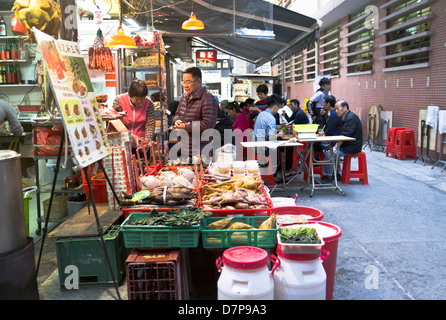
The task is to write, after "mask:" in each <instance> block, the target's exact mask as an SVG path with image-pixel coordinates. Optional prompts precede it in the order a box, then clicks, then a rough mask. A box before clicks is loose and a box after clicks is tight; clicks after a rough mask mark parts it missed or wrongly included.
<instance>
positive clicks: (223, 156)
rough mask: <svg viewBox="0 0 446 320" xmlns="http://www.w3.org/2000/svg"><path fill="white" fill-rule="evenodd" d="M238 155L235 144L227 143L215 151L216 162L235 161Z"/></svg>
mask: <svg viewBox="0 0 446 320" xmlns="http://www.w3.org/2000/svg"><path fill="white" fill-rule="evenodd" d="M236 156H237V148H236V147H235V146H234V145H233V144H230V143H228V144H225V145H224V146H223V147H221V148H220V149H217V151H215V159H214V160H215V162H220V161H222V162H233V161H234V160H235V158H236Z"/></svg>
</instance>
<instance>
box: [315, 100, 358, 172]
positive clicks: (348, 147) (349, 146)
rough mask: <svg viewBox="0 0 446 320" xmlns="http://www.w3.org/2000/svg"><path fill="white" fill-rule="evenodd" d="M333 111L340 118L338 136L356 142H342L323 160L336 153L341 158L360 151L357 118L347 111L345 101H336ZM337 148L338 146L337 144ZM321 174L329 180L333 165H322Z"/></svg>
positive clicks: (334, 155) (347, 106)
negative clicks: (352, 139) (349, 138)
mask: <svg viewBox="0 0 446 320" xmlns="http://www.w3.org/2000/svg"><path fill="white" fill-rule="evenodd" d="M335 110H336V114H337V116H338V117H340V118H341V123H340V127H339V135H342V136H346V137H351V138H355V139H356V140H355V141H344V142H342V143H341V144H340V147H339V148H336V149H337V150H336V151H334V152H333V153H334V154H333V155H330V154H329V153H327V154H326V155H325V160H330V159H331V156H333V157H336V156H337V153H339V157H343V156H345V155H347V154H355V153H359V152H361V150H362V125H361V120H360V119H359V117H358V116H357V115H356V114H355V113H353V112H352V111H350V110H349V105H348V103H347V102H346V101H345V100H339V101H337V102H336V105H335ZM337 146H339V143H338V144H337ZM322 173H323V174H324V178H325V179H324V180H329V179H330V178H331V177H332V175H333V165H331V164H330V165H324V167H323V168H322Z"/></svg>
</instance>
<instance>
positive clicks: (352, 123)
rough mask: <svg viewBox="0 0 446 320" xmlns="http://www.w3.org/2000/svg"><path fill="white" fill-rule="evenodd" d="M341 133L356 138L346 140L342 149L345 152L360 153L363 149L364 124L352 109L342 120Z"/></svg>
mask: <svg viewBox="0 0 446 320" xmlns="http://www.w3.org/2000/svg"><path fill="white" fill-rule="evenodd" d="M341 135H343V136H347V137H352V138H355V139H356V140H355V141H344V142H343V143H342V144H341V148H340V150H341V151H342V152H344V153H345V154H354V153H359V152H361V150H362V125H361V120H360V119H359V117H358V116H357V115H356V114H354V113H353V112H351V111H350V110H348V111H347V113H346V114H345V116H344V119H342V122H341Z"/></svg>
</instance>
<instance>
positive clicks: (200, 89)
mask: <svg viewBox="0 0 446 320" xmlns="http://www.w3.org/2000/svg"><path fill="white" fill-rule="evenodd" d="M182 85H183V87H184V91H185V92H184V94H183V95H182V96H181V98H180V103H179V105H178V109H177V112H176V113H175V117H174V118H173V124H174V129H182V130H185V131H186V132H187V134H188V136H189V141H188V146H189V150H188V152H189V153H188V155H187V157H194V156H198V151H200V153H201V152H202V150H203V148H204V147H205V146H206V145H207V144H209V143H210V142H211V141H212V140H211V138H210V140H208V141H201V135H202V133H203V131H205V130H206V129H214V128H215V124H216V122H217V114H218V104H217V100H215V98H214V96H213V95H212V94H211V93H210V92H209V91H207V90H206V88H205V87H204V86H203V85H202V76H201V70H200V69H199V68H196V67H191V68H188V69H186V70H185V71H184V73H183V82H182ZM194 123H196V124H198V125H199V131H198V132H197V133H199V135H197V136H195V135H193V134H192V133H193V132H194V133H195V131H193V130H192V128H193V127H194V128H195V124H194ZM194 139H195V141H196V142H195V143H194V142H193V141H194ZM179 140H181V135H180V136H179ZM205 140H206V139H205ZM197 144H198V146H199V150H193V149H196V148H195V146H196V145H197ZM186 146H187V145H186V144H185V143H184V144H181V148H183V149H185V147H186ZM193 147H194V148H193ZM183 149H181V151H182V152H181V157H182V158H184V156H185V154H184V153H183V152H185V151H186V150H183ZM177 151H178V150H177Z"/></svg>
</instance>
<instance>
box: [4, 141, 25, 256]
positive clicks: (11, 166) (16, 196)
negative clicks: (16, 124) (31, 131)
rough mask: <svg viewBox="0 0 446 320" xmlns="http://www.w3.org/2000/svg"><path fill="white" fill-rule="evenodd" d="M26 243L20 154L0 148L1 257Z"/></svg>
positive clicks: (21, 247) (19, 248)
mask: <svg viewBox="0 0 446 320" xmlns="http://www.w3.org/2000/svg"><path fill="white" fill-rule="evenodd" d="M26 244H27V239H26V226H25V210H24V203H23V190H22V175H21V170H20V154H18V153H17V152H15V151H10V150H0V257H3V256H6V255H8V254H11V253H13V252H15V251H17V250H21V249H23V248H24V247H25V246H26Z"/></svg>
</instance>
